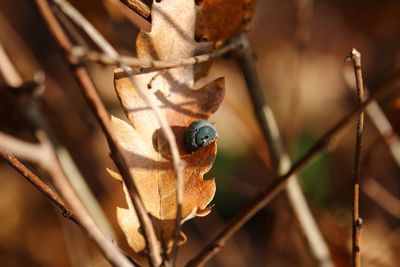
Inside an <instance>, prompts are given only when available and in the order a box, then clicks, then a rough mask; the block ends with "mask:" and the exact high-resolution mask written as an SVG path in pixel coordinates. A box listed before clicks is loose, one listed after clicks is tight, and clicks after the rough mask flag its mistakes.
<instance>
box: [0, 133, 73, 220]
mask: <svg viewBox="0 0 400 267" xmlns="http://www.w3.org/2000/svg"><path fill="white" fill-rule="evenodd" d="M0 139H1V140H2V141H4V140H3V137H2V136H1V137H0ZM0 155H1V157H2V158H3V159H4V160H5V161H7V163H8V164H9V165H10V166H11V167H13V168H14V169H15V170H16V171H17V172H18V173H19V174H21V175H22V176H23V177H24V178H25V179H26V180H27V181H28V182H30V183H31V184H32V185H33V186H34V187H36V188H37V189H38V190H39V191H40V192H42V193H43V194H44V195H45V196H46V197H47V198H49V199H50V201H51V202H53V203H54V204H55V205H56V206H57V207H59V208H60V209H61V211H62V212H63V216H64V217H66V218H68V219H70V220H71V221H73V222H75V223H77V224H78V225H79V222H78V221H77V219H76V218H75V215H73V213H72V211H71V210H70V209H68V208H67V207H66V206H65V204H64V201H63V200H62V199H61V197H60V196H59V195H58V194H57V193H56V192H54V191H53V190H52V189H51V188H50V187H48V186H47V185H46V184H45V183H44V182H43V181H42V180H41V179H39V178H38V177H37V176H36V175H35V174H34V173H33V172H32V171H31V170H29V169H28V168H27V167H26V166H25V165H24V164H22V162H20V161H19V160H18V159H17V158H16V157H15V156H14V155H12V154H10V153H8V152H4V151H0Z"/></svg>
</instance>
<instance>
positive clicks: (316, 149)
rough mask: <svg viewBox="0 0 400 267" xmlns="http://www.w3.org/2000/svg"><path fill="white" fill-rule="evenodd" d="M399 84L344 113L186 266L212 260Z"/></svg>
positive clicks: (375, 94)
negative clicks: (293, 178) (356, 119)
mask: <svg viewBox="0 0 400 267" xmlns="http://www.w3.org/2000/svg"><path fill="white" fill-rule="evenodd" d="M399 86H400V82H399V81H398V80H396V81H395V82H394V83H393V84H390V86H387V87H384V88H382V89H381V90H377V91H376V92H375V93H374V94H372V95H371V97H369V98H368V99H367V100H366V101H364V102H363V103H361V104H360V105H359V106H357V108H356V109H355V110H353V111H352V112H350V113H348V114H347V115H346V116H344V117H343V118H342V119H341V120H340V121H339V122H338V123H336V124H335V125H334V126H333V127H332V128H330V129H329V130H328V131H327V132H326V133H325V134H324V135H323V136H321V137H320V138H319V140H318V141H317V142H316V143H315V144H314V145H313V146H312V147H311V148H309V149H308V151H307V152H306V153H305V154H304V155H303V156H302V157H301V158H300V159H299V160H297V161H295V162H294V163H293V164H292V166H291V167H290V169H289V170H288V171H287V172H286V173H285V174H284V175H282V176H280V177H279V179H278V180H275V181H274V182H272V183H271V184H270V185H269V186H267V187H266V189H265V190H264V191H263V192H261V193H260V194H259V195H258V196H256V197H255V198H253V199H252V200H251V201H250V202H249V203H248V205H247V206H246V207H245V208H243V209H242V210H241V211H240V212H239V213H238V214H237V215H236V216H235V217H233V218H232V219H231V220H230V221H229V223H228V224H227V225H226V227H225V228H224V229H223V230H222V231H221V232H220V233H219V234H218V235H217V236H216V237H215V238H214V239H213V240H212V241H211V242H210V243H209V244H208V245H207V246H206V247H205V248H204V249H203V250H202V251H200V252H199V253H198V254H197V255H196V256H195V257H194V258H193V259H192V260H190V261H189V262H188V263H187V264H186V266H188V267H189V266H190V267H192V266H203V265H204V264H205V263H206V262H207V261H209V260H210V259H211V258H212V257H213V256H214V255H215V254H217V253H218V252H219V251H220V250H221V249H222V248H223V247H224V246H225V243H226V242H227V241H228V240H229V239H230V238H231V237H232V236H233V235H234V234H235V233H236V232H237V231H239V230H240V228H241V227H242V226H243V225H244V224H245V223H246V222H247V221H248V220H250V219H251V218H252V217H253V216H254V215H255V214H256V213H257V212H258V211H260V210H261V209H262V208H264V207H265V206H266V205H267V204H268V203H269V202H270V201H271V200H272V199H274V197H275V196H276V195H278V194H279V193H280V192H281V191H282V190H283V189H284V188H285V186H286V183H287V182H288V179H289V178H290V177H291V176H292V175H293V174H294V173H295V172H297V171H299V170H300V169H301V168H302V167H303V166H304V165H306V164H307V163H309V162H310V161H311V160H312V159H313V158H314V157H315V156H316V155H318V154H319V153H320V152H321V151H323V150H324V149H325V148H326V147H327V146H328V145H329V144H330V143H331V142H332V140H333V139H334V137H335V136H336V134H337V133H338V132H339V131H340V130H342V129H343V128H344V127H345V126H347V125H348V124H349V123H350V122H351V121H352V119H353V117H354V116H355V115H356V114H358V113H360V112H361V111H363V110H365V108H366V107H367V106H368V105H369V104H370V103H371V102H372V101H375V100H378V99H381V98H383V97H385V96H386V95H387V94H388V93H389V92H392V91H394V89H397V88H398V87H399Z"/></svg>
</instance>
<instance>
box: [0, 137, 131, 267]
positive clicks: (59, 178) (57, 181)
mask: <svg viewBox="0 0 400 267" xmlns="http://www.w3.org/2000/svg"><path fill="white" fill-rule="evenodd" d="M37 137H38V139H39V141H40V143H39V144H38V145H36V146H38V147H40V149H41V151H40V154H38V155H40V156H37V157H36V158H35V159H30V158H29V155H28V156H26V155H24V154H23V153H21V155H20V156H21V157H22V158H26V159H28V160H31V161H33V162H35V163H36V164H38V165H40V166H42V167H43V168H44V169H46V171H47V172H48V173H49V175H50V177H51V179H52V181H53V183H54V185H55V186H56V188H57V190H58V191H59V192H61V194H62V195H63V197H64V199H65V200H66V203H68V204H69V205H70V206H71V208H72V211H73V212H74V214H75V217H72V219H73V221H74V222H75V223H76V224H77V225H78V226H80V227H81V229H82V230H83V231H84V232H85V233H86V234H87V235H88V236H89V237H90V238H91V239H92V240H93V241H94V242H95V243H96V245H97V246H98V248H99V249H100V250H101V252H102V253H103V255H104V256H105V258H106V259H107V260H108V261H109V262H110V263H111V264H112V265H113V266H117V267H132V266H133V265H132V263H131V262H130V261H129V260H128V258H127V257H126V256H125V255H124V254H123V253H122V251H121V250H120V249H119V248H118V247H117V246H116V245H115V244H114V243H113V242H112V241H111V240H109V239H108V238H107V237H106V236H105V235H104V233H103V232H102V231H101V230H100V228H99V227H98V225H97V224H96V222H95V221H94V220H93V218H92V217H91V216H90V214H89V213H88V211H87V210H86V208H85V206H84V205H83V204H82V202H81V201H80V199H79V197H78V195H77V194H76V193H75V191H74V189H73V188H72V187H71V184H70V183H69V182H68V179H67V178H66V177H65V174H64V172H63V170H62V168H61V165H60V163H59V161H58V159H57V156H56V154H55V151H54V147H53V146H52V145H51V143H50V142H49V140H48V139H47V136H46V135H45V133H44V132H39V133H38V135H37ZM0 139H1V140H0V141H1V142H0V143H1V144H2V147H1V148H0V149H1V150H2V151H7V152H10V153H13V152H14V151H13V148H14V146H7V145H6V143H5V142H4V141H9V140H12V139H14V140H13V142H14V143H20V144H19V146H27V142H24V141H21V140H18V139H16V138H14V137H10V136H9V137H8V138H7V140H5V139H4V136H3V135H1V136H0ZM31 146H34V145H32V144H31ZM31 146H28V147H31ZM13 167H14V166H13ZM19 167H21V166H19ZM21 170H22V171H23V173H21V172H20V170H19V169H18V171H19V172H20V173H21V174H23V175H24V174H25V172H26V170H25V169H21ZM24 177H25V175H24ZM31 178H32V177H31ZM35 182H37V180H36V181H35ZM44 188H45V187H42V189H44ZM39 190H40V189H39ZM46 195H47V194H46ZM53 197H54V195H53ZM57 206H58V205H57ZM70 214H72V213H70Z"/></svg>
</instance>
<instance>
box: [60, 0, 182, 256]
mask: <svg viewBox="0 0 400 267" xmlns="http://www.w3.org/2000/svg"><path fill="white" fill-rule="evenodd" d="M56 2H57V5H60V4H61V5H63V7H62V10H63V11H64V12H65V11H67V13H65V14H66V15H67V16H69V17H70V19H71V20H72V21H73V22H74V23H75V24H76V25H77V26H78V27H80V28H82V30H84V31H85V33H86V34H87V35H88V36H89V37H90V38H91V39H92V40H93V41H94V42H95V43H96V45H97V46H98V47H99V48H100V49H101V50H102V51H103V53H105V54H106V55H107V56H108V57H110V58H118V57H120V55H119V54H118V52H117V51H116V50H115V49H114V48H113V47H112V45H111V44H110V43H108V41H107V40H106V39H105V38H104V37H103V36H102V35H101V34H100V33H99V32H98V31H97V30H96V29H95V28H94V27H93V25H91V24H90V23H89V21H87V20H86V19H85V18H84V17H83V16H82V15H81V14H79V13H78V11H77V10H76V9H75V8H74V7H73V6H70V5H69V4H68V3H67V2H65V1H63V0H56ZM121 67H122V70H123V71H124V72H125V73H126V74H127V75H128V76H129V78H130V81H131V83H132V85H134V84H135V82H134V76H133V75H132V73H130V72H129V69H128V68H127V67H126V66H125V65H121ZM135 88H136V89H137V91H138V93H139V95H140V96H141V98H142V99H143V100H144V101H145V102H146V104H147V105H149V106H150V107H151V109H152V110H153V112H154V114H155V116H156V119H157V121H158V123H159V124H160V126H161V130H162V132H163V134H164V136H165V138H166V139H167V142H168V144H169V147H170V150H171V154H172V161H173V165H174V170H175V175H176V195H177V197H176V205H177V209H176V225H175V231H174V242H173V249H172V254H173V260H172V264H174V263H175V260H176V257H177V244H178V239H179V233H180V228H181V220H182V201H183V186H184V183H183V168H184V163H183V162H182V161H181V158H180V155H179V149H178V145H177V143H176V139H175V135H174V133H173V131H172V129H171V127H170V125H169V123H168V121H167V118H166V117H165V114H164V113H162V112H161V110H160V109H159V107H158V106H157V104H156V103H154V101H153V100H152V98H150V97H149V96H148V93H147V92H145V91H144V90H143V89H142V88H140V87H138V86H135Z"/></svg>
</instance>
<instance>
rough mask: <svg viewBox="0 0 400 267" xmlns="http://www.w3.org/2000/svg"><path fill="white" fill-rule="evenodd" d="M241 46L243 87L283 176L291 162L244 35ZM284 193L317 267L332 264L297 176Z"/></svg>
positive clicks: (238, 58) (276, 170) (276, 174)
mask: <svg viewBox="0 0 400 267" xmlns="http://www.w3.org/2000/svg"><path fill="white" fill-rule="evenodd" d="M240 40H241V43H242V47H243V49H242V50H240V51H238V53H237V61H238V65H239V66H240V67H241V69H242V73H243V75H244V78H245V80H246V83H247V89H248V92H249V95H250V96H251V100H252V103H253V108H254V113H255V116H256V118H257V121H258V124H259V126H260V128H261V131H262V133H263V136H264V139H265V141H266V143H267V144H268V147H269V151H270V157H271V160H272V163H273V166H272V170H273V172H274V173H275V176H277V177H278V176H280V175H283V174H284V173H285V172H286V171H287V170H288V169H289V167H290V165H291V162H290V158H289V156H288V155H287V153H286V152H285V151H284V149H283V144H282V139H281V136H280V133H279V129H278V126H277V123H276V120H275V116H274V114H273V112H272V109H271V107H270V106H269V105H268V102H267V100H266V99H265V98H264V95H263V90H262V87H261V83H260V79H259V77H258V74H257V69H256V62H255V59H254V56H253V54H252V52H251V50H250V47H249V46H250V45H249V43H248V39H247V37H246V36H245V35H242V36H241V37H240ZM286 193H287V195H288V198H289V201H290V204H291V206H292V208H293V211H294V213H295V215H296V218H297V220H298V221H299V223H300V225H301V227H302V230H303V232H304V235H305V237H306V238H307V241H308V245H309V246H310V250H311V253H312V255H313V256H314V258H315V260H316V261H317V262H318V265H319V266H321V267H331V266H333V263H332V260H331V257H330V253H329V249H328V245H327V244H326V243H325V240H324V238H323V236H322V234H321V232H320V230H319V229H318V225H317V223H316V221H315V219H314V217H313V215H312V213H311V210H310V208H309V207H308V204H307V200H306V198H305V196H304V194H303V191H302V189H301V186H300V184H299V182H298V177H297V176H296V175H295V174H294V175H293V176H292V178H291V179H290V181H289V183H288V185H287V188H286Z"/></svg>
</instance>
